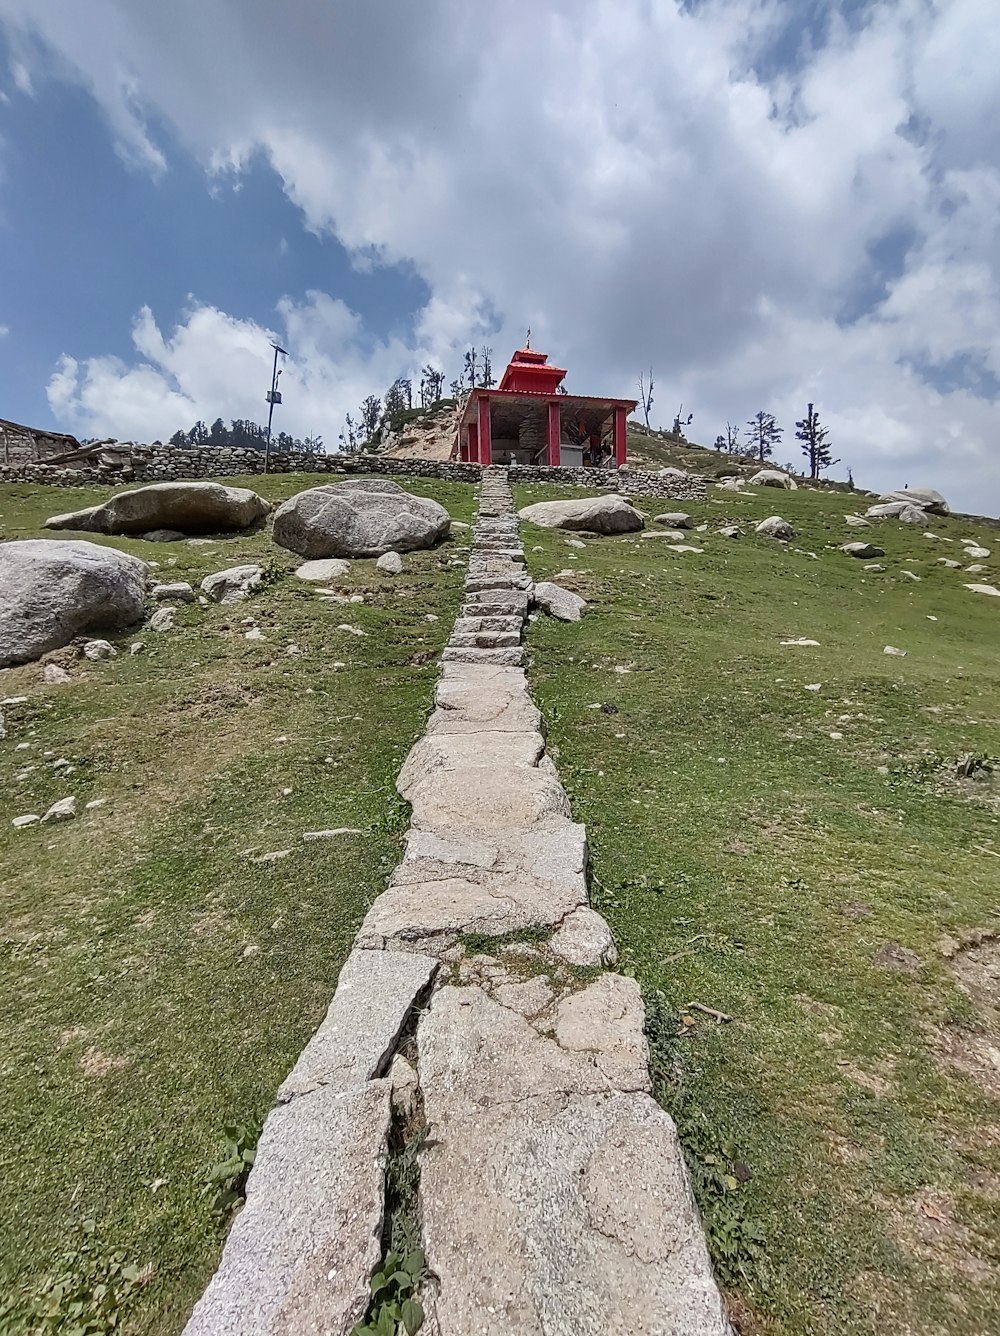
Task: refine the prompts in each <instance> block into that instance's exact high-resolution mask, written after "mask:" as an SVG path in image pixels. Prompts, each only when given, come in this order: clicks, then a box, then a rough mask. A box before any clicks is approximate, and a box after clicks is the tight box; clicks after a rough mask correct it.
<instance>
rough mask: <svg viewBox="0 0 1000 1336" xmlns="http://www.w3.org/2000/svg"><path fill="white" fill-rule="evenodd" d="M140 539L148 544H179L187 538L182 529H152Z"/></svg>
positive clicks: (141, 535) (142, 534)
mask: <svg viewBox="0 0 1000 1336" xmlns="http://www.w3.org/2000/svg"><path fill="white" fill-rule="evenodd" d="M139 537H140V538H142V539H144V540H145V541H146V542H147V543H179V542H180V540H181V539H182V538H184V537H186V535H185V534H182V533H181V531H180V529H150V530H149V532H148V533H141V534H140V535H139Z"/></svg>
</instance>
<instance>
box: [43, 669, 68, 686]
mask: <svg viewBox="0 0 1000 1336" xmlns="http://www.w3.org/2000/svg"><path fill="white" fill-rule="evenodd" d="M72 680H73V679H72V678H71V677H70V675H69V673H68V672H67V671H66V669H65V668H61V667H60V666H59V664H58V663H47V664H46V665H45V667H44V668H43V669H42V681H43V682H47V683H48V684H49V686H63V685H65V683H67V682H72Z"/></svg>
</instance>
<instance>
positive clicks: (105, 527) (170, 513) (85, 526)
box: [45, 482, 271, 534]
mask: <svg viewBox="0 0 1000 1336" xmlns="http://www.w3.org/2000/svg"><path fill="white" fill-rule="evenodd" d="M270 509H271V507H270V506H269V505H268V504H267V502H266V501H265V500H264V498H263V497H261V496H258V495H257V493H256V492H251V491H250V489H249V488H248V487H223V485H222V483H219V482H155V483H152V484H150V486H149V487H137V488H136V489H135V490H134V491H129V492H116V493H115V494H114V496H112V497H109V499H108V500H107V501H105V502H104V503H103V505H100V506H89V507H88V508H87V509H86V510H74V511H71V512H70V513H69V514H67V515H53V516H52V517H51V518H50V519H47V520H46V521H45V527H46V528H47V529H82V530H85V531H86V532H89V533H112V534H115V533H121V534H148V533H150V532H154V533H155V532H156V531H157V530H160V531H163V530H173V531H174V532H175V533H180V534H192V533H193V534H200V533H228V532H231V531H233V530H236V529H248V528H249V527H250V526H251V525H252V524H256V523H257V521H258V520H261V519H263V518H264V516H265V515H266V514H267V513H268V511H269V510H270Z"/></svg>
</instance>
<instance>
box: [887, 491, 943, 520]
mask: <svg viewBox="0 0 1000 1336" xmlns="http://www.w3.org/2000/svg"><path fill="white" fill-rule="evenodd" d="M883 500H886V501H904V502H906V504H907V505H912V506H914V507H915V508H916V509H917V510H926V511H928V512H929V513H930V514H932V515H950V514H951V506H949V505H948V502H947V501H946V500H945V499H944V497H943V496H942V495H941V493H940V492H935V491H934V489H933V488H931V487H905V488H901V489H900V490H899V491H896V492H887V493H886V494H885V496H884V498H883Z"/></svg>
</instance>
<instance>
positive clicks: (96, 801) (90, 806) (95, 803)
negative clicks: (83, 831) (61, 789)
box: [84, 798, 108, 812]
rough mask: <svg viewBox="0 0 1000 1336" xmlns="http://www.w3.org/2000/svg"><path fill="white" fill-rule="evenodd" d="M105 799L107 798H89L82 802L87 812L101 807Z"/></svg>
mask: <svg viewBox="0 0 1000 1336" xmlns="http://www.w3.org/2000/svg"><path fill="white" fill-rule="evenodd" d="M107 801H108V800H107V798H91V800H90V802H89V803H84V806H85V807H86V809H87V811H88V812H93V811H94V810H95V809H96V808H98V807H103V806H104V804H105V803H106V802H107Z"/></svg>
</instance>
